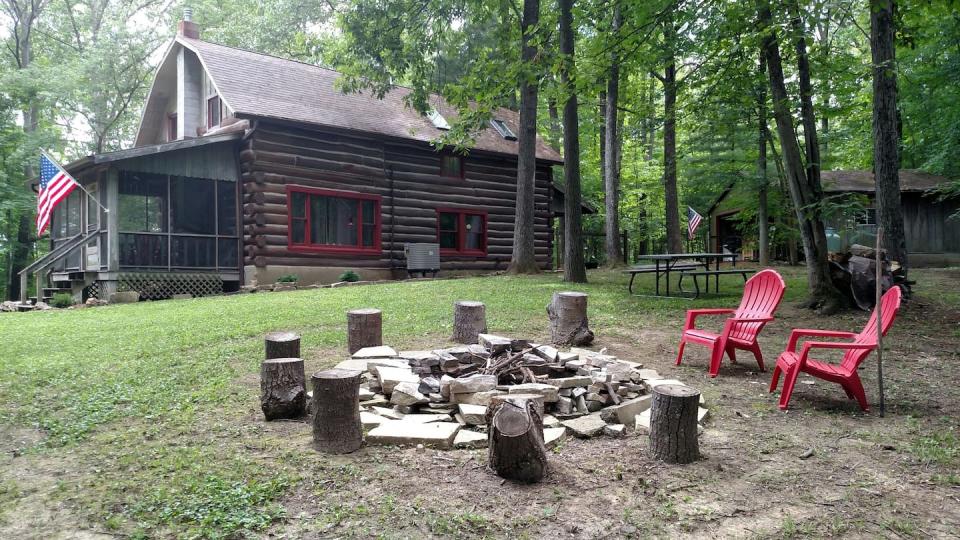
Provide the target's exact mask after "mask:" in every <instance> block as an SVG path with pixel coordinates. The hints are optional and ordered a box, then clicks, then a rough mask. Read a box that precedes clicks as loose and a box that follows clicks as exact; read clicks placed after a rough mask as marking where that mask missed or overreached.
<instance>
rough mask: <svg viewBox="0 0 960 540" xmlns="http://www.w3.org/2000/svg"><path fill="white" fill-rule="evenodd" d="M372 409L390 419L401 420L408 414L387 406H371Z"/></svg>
mask: <svg viewBox="0 0 960 540" xmlns="http://www.w3.org/2000/svg"><path fill="white" fill-rule="evenodd" d="M370 410H371V411H373V412H374V413H376V414H378V415H380V416H382V417H384V418H386V419H388V420H401V419H402V418H403V417H404V416H406V415H405V414H403V413H402V412H400V411H395V410H393V409H388V408H386V407H371V408H370Z"/></svg>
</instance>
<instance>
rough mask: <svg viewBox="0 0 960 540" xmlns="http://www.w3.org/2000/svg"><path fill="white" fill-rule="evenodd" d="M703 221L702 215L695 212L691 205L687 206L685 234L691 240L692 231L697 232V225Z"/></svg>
mask: <svg viewBox="0 0 960 540" xmlns="http://www.w3.org/2000/svg"><path fill="white" fill-rule="evenodd" d="M701 221H703V216H701V215H700V214H698V213H697V211H696V210H694V209H693V207H692V206H688V207H687V236H688V237H689V238H690V240H693V233H695V232H697V227H699V226H700V222H701Z"/></svg>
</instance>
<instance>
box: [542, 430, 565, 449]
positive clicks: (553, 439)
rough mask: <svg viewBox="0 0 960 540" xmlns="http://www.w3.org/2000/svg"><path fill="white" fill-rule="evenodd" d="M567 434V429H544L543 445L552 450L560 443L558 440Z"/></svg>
mask: <svg viewBox="0 0 960 540" xmlns="http://www.w3.org/2000/svg"><path fill="white" fill-rule="evenodd" d="M566 434H567V428H565V427H563V426H561V427H554V428H545V429H544V430H543V444H544V446H546V447H547V448H553V447H554V446H556V445H557V443H558V442H560V439H562V438H563V436H564V435H566Z"/></svg>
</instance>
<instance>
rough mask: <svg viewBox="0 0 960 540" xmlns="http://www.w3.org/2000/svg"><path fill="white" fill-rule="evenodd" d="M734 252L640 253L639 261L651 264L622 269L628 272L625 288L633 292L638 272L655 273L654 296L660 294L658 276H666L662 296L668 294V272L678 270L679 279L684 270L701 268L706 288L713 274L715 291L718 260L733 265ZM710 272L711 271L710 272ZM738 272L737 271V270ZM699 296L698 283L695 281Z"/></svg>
mask: <svg viewBox="0 0 960 540" xmlns="http://www.w3.org/2000/svg"><path fill="white" fill-rule="evenodd" d="M737 257H738V255H737V254H736V253H662V254H648V255H640V256H639V257H638V259H639V260H641V261H651V262H652V263H653V264H645V265H638V266H634V267H632V268H629V269H627V270H624V271H623V273H625V274H630V283H629V285H627V290H628V291H629V292H630V294H632V295H633V294H634V292H633V282H634V280H635V279H636V277H637V275H638V274H654V275H656V289H655V290H656V292H655V295H656V296H661V295H660V277H661V276H666V278H667V280H666V293H665V295H664V296H670V272H680V273H681V279H682V276H683V273H684V272H691V271H696V270H698V269H701V268H702V269H703V271H704V272H706V273H704V274H701V275H703V276H704V279H705V280H706V282H707V288H708V289H709V286H710V276H714V277H715V279H716V280H717V282H718V283H717V291H718V292H719V280H720V275H721V274H720V273H717V272H721V273H722V272H723V271H721V270H720V261H722V260H725V259H726V260H730V261H731V262H732V263H733V265H734V266H736V264H737ZM711 262H713V263H714V264H713V266H714V269H713V270H712V271H711V270H710V266H711V264H710V263H711ZM711 272H712V273H711ZM738 273H739V272H738ZM696 286H697V289H698V292H697V296H699V294H700V293H699V286H700V284H699V283H696ZM680 292H681V293H683V288H682V287H681V288H680Z"/></svg>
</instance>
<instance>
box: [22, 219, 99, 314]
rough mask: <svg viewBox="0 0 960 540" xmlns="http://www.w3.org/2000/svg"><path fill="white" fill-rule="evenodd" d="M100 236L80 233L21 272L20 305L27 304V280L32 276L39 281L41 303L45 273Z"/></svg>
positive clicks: (38, 296)
mask: <svg viewBox="0 0 960 540" xmlns="http://www.w3.org/2000/svg"><path fill="white" fill-rule="evenodd" d="M98 234H100V231H97V230H95V231H92V232H87V233H79V234H77V235H75V236H71V237H70V238H67V239H66V240H65V241H64V242H63V243H62V244H60V245H59V246H57V247H56V248H54V249H53V250H51V251H50V253H47V254H46V255H44V256H43V257H40V258H39V259H37V260H35V261H33V263H31V264H30V265H29V266H27V267H26V268H24V269H23V270H21V271H20V274H19V275H20V303H21V304H24V303H26V302H27V278H28V277H29V276H30V274H34V275H35V276H36V281H37V301H38V302H39V301H40V297H41V294H42V288H41V287H40V279H41V277H42V276H43V272H46V271H47V269H49V268H50V267H51V266H53V265H54V264H56V263H57V262H58V261H60V260H61V259H63V258H64V257H66V256H67V255H69V254H70V252H71V251H73V250H74V249H76V248H78V247H80V246H82V245H83V244H84V243H85V242H87V241H88V240H90V239H91V238H93V237H95V236H97V235H98Z"/></svg>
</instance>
